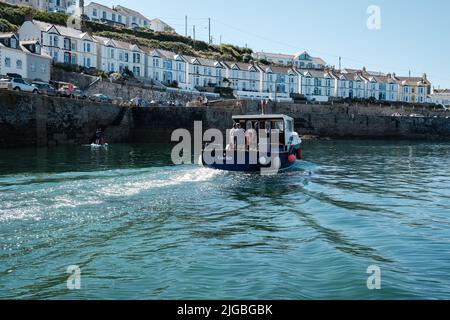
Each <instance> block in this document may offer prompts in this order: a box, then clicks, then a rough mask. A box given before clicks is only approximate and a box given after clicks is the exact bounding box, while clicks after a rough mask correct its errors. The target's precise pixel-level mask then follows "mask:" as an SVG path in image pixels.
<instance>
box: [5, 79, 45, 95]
mask: <svg viewBox="0 0 450 320" xmlns="http://www.w3.org/2000/svg"><path fill="white" fill-rule="evenodd" d="M0 82H1V85H0V89H9V90H15V91H24V92H32V93H39V89H38V88H36V87H35V86H33V85H31V84H29V83H28V82H26V81H25V80H23V79H22V78H10V79H1V80H0Z"/></svg>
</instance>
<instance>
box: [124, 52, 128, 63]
mask: <svg viewBox="0 0 450 320" xmlns="http://www.w3.org/2000/svg"><path fill="white" fill-rule="evenodd" d="M124 57H125V59H124V61H125V62H128V52H125V56H124Z"/></svg>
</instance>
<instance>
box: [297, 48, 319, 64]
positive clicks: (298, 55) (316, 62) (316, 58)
mask: <svg viewBox="0 0 450 320" xmlns="http://www.w3.org/2000/svg"><path fill="white" fill-rule="evenodd" d="M301 55H307V56H309V57H311V59H312V61H313V62H314V63H315V64H321V65H326V64H327V63H326V62H325V60H323V59H322V58H319V57H313V56H311V55H310V54H309V53H308V52H306V51H303V52H301V53H298V54H296V55H294V59H298V58H299V57H300V56H301Z"/></svg>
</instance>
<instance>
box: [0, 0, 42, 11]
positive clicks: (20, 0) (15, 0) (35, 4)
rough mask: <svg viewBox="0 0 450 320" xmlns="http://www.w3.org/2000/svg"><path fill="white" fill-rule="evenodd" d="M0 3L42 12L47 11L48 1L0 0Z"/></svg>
mask: <svg viewBox="0 0 450 320" xmlns="http://www.w3.org/2000/svg"><path fill="white" fill-rule="evenodd" d="M0 2H4V3H8V4H12V5H20V6H27V7H32V8H35V9H38V10H43V11H47V8H48V0H0Z"/></svg>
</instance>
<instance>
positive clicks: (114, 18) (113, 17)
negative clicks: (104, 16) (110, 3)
mask: <svg viewBox="0 0 450 320" xmlns="http://www.w3.org/2000/svg"><path fill="white" fill-rule="evenodd" d="M112 21H116V14H115V13H113V14H112Z"/></svg>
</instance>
